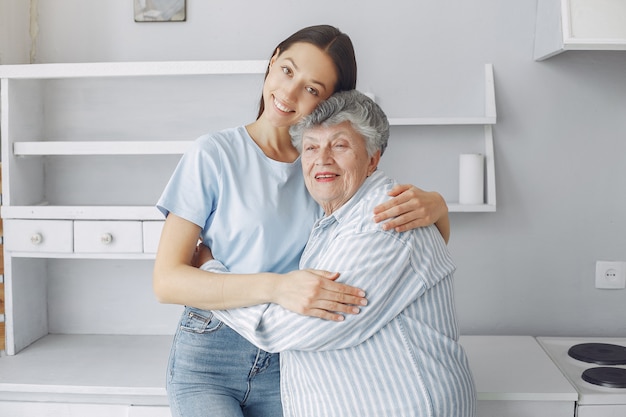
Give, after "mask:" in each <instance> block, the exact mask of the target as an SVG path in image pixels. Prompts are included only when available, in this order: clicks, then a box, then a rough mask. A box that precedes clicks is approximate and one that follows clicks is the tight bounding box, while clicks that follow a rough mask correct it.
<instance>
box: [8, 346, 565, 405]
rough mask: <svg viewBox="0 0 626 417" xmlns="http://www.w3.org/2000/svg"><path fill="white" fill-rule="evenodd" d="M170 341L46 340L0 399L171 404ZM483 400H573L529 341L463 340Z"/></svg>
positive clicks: (11, 370) (14, 359)
mask: <svg viewBox="0 0 626 417" xmlns="http://www.w3.org/2000/svg"><path fill="white" fill-rule="evenodd" d="M171 340H172V337H171V336H105V335H95V336H93V335H48V336H46V337H44V338H43V339H41V340H39V341H37V342H36V343H34V344H33V345H31V346H29V347H28V348H26V349H25V350H23V351H22V352H20V353H18V354H17V355H15V356H5V357H2V358H0V400H14V401H15V400H21V401H56V402H59V401H61V402H97V403H117V404H141V405H166V404H167V397H166V393H165V369H166V364H167V358H168V355H169V349H170V345H171ZM461 344H462V345H463V347H464V348H465V350H466V352H467V355H468V358H469V361H470V365H471V368H472V372H473V374H474V380H475V382H476V388H477V395H478V400H482V401H489V400H520V401H572V402H574V401H576V399H577V393H576V391H575V390H574V388H573V387H572V385H571V384H570V383H569V382H568V381H567V379H566V378H565V377H564V376H563V375H562V374H561V372H560V371H559V370H558V369H557V367H556V366H555V365H554V364H553V363H552V361H551V360H550V359H549V358H548V356H547V354H545V353H544V351H543V349H542V348H541V347H540V346H539V344H538V343H537V341H536V340H535V338H534V337H531V336H462V337H461Z"/></svg>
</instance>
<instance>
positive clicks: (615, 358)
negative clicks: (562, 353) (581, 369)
mask: <svg viewBox="0 0 626 417" xmlns="http://www.w3.org/2000/svg"><path fill="white" fill-rule="evenodd" d="M567 354H568V355H570V356H571V357H572V358H574V359H578V360H579V361H583V362H588V363H595V364H598V365H626V347H624V346H620V345H611V344H607V343H581V344H579V345H574V346H572V347H571V348H570V349H569V351H568V352H567Z"/></svg>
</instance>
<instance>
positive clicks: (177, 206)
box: [157, 126, 322, 273]
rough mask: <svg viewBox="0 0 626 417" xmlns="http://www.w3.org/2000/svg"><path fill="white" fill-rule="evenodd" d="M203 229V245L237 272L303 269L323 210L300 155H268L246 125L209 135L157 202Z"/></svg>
mask: <svg viewBox="0 0 626 417" xmlns="http://www.w3.org/2000/svg"><path fill="white" fill-rule="evenodd" d="M157 207H158V208H159V210H161V212H163V213H164V214H165V215H166V216H167V214H168V213H170V212H171V213H174V214H176V215H177V216H179V217H182V218H184V219H186V220H188V221H190V222H192V223H195V224H197V225H198V226H200V227H202V236H201V237H202V240H203V242H204V243H205V244H206V245H207V246H209V247H210V248H211V250H212V252H213V256H214V257H215V258H216V259H219V260H220V261H222V263H223V264H224V266H226V267H227V268H228V269H229V270H230V271H231V272H234V273H255V272H277V273H283V272H288V271H292V270H296V269H298V262H299V259H300V255H301V254H302V250H303V248H304V246H305V245H306V241H307V239H308V237H309V233H310V231H311V228H312V226H313V224H314V222H315V221H316V220H317V219H318V218H319V217H321V215H322V212H321V210H320V208H319V206H318V205H317V203H316V202H315V201H314V200H313V199H312V198H311V197H310V196H309V194H308V192H307V190H306V188H305V186H304V180H303V176H302V166H301V162H300V159H299V158H298V159H297V160H296V161H295V162H293V163H285V162H278V161H275V160H272V159H270V158H268V157H267V156H266V155H265V154H264V153H263V151H262V150H261V149H260V148H259V147H258V145H257V144H256V143H255V142H254V141H253V140H252V138H251V137H250V135H249V134H248V132H247V130H246V129H245V127H243V126H240V127H237V128H232V129H226V130H223V131H220V132H217V133H212V134H207V135H204V136H201V137H200V138H198V139H197V140H196V141H194V143H193V145H192V146H191V148H190V149H189V150H188V151H187V152H186V153H185V154H184V155H183V157H182V158H181V160H180V162H179V164H178V166H177V167H176V170H175V171H174V174H173V175H172V177H171V178H170V181H169V183H168V184H167V186H166V187H165V190H164V192H163V194H162V196H161V198H160V199H159V201H158V203H157Z"/></svg>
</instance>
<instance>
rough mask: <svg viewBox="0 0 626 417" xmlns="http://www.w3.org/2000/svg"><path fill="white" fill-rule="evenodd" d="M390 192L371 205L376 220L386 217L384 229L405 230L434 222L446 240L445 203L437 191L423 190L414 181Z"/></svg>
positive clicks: (447, 228) (448, 223)
mask: <svg viewBox="0 0 626 417" xmlns="http://www.w3.org/2000/svg"><path fill="white" fill-rule="evenodd" d="M389 195H390V196H392V197H394V198H392V199H391V200H389V201H387V202H385V203H383V204H380V205H378V206H377V207H376V208H374V221H375V222H376V223H380V222H382V221H385V220H388V221H387V222H386V223H385V224H383V229H384V230H391V229H395V230H396V231H397V232H404V231H407V230H411V229H415V228H418V227H424V226H429V225H431V224H435V225H436V226H437V228H438V229H439V232H440V233H441V235H442V236H443V238H444V240H445V241H446V243H447V242H448V239H449V238H450V222H449V219H448V205H447V204H446V202H445V200H444V199H443V197H442V196H441V195H440V194H439V193H437V192H434V191H431V192H428V191H424V190H421V189H419V188H417V187H415V186H414V185H396V186H395V187H393V188H392V189H391V191H390V192H389Z"/></svg>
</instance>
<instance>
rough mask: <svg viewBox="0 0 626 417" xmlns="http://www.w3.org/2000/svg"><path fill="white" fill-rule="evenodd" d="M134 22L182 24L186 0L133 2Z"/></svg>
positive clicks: (185, 16)
mask: <svg viewBox="0 0 626 417" xmlns="http://www.w3.org/2000/svg"><path fill="white" fill-rule="evenodd" d="M133 2H134V12H135V13H134V14H135V22H184V21H186V20H187V0H133Z"/></svg>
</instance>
